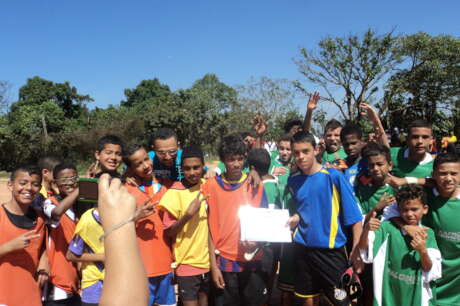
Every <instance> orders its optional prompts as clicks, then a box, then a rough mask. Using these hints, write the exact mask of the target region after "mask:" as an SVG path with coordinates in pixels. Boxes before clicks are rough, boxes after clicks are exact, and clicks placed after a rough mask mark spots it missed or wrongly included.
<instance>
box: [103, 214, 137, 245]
mask: <svg viewBox="0 0 460 306" xmlns="http://www.w3.org/2000/svg"><path fill="white" fill-rule="evenodd" d="M136 216H137V213H134V215H132V216H131V217H129V219H127V220H126V221H123V222H121V223H120V224H117V225H115V226H114V227H112V228H111V229H109V230H108V231H106V232H105V233H104V235H102V236H101V237H100V238H99V241H103V240H104V239H105V238H106V237H107V236H108V235H109V234H110V233H112V232H114V231H116V230H117V229H119V228H121V227H123V226H124V225H126V224H128V223H129V222H132V221H134V219H135V218H136Z"/></svg>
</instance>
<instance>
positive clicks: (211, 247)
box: [208, 234, 217, 269]
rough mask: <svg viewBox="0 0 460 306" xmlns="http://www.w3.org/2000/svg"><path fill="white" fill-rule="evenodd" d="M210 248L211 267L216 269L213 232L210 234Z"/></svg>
mask: <svg viewBox="0 0 460 306" xmlns="http://www.w3.org/2000/svg"><path fill="white" fill-rule="evenodd" d="M208 249H209V261H210V264H211V268H212V269H215V268H217V260H216V249H215V247H214V242H213V241H212V238H211V234H208Z"/></svg>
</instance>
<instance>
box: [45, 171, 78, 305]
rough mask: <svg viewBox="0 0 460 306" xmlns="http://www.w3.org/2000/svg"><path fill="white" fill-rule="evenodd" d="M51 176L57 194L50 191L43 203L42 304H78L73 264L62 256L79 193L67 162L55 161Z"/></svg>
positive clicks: (67, 243) (73, 227)
mask: <svg viewBox="0 0 460 306" xmlns="http://www.w3.org/2000/svg"><path fill="white" fill-rule="evenodd" d="M53 179H54V181H55V182H56V185H57V187H58V189H59V195H53V196H51V197H49V198H48V199H46V200H45V202H44V203H43V212H44V214H45V216H46V217H47V218H48V220H49V223H50V228H49V230H50V234H49V239H48V243H47V248H46V249H47V253H48V259H49V263H50V271H51V273H50V283H51V287H50V288H49V292H47V296H46V300H47V302H46V305H56V304H59V305H79V303H80V296H79V294H78V292H79V285H78V281H79V279H78V273H77V267H76V265H75V264H74V263H72V262H70V261H68V260H67V258H66V253H67V249H68V248H69V244H70V242H71V240H72V236H73V234H74V232H75V225H76V216H75V212H74V210H73V209H72V206H73V205H74V204H75V202H76V200H77V198H78V195H79V189H78V172H77V168H76V167H75V166H74V165H73V164H70V163H62V164H58V165H57V166H56V167H54V170H53Z"/></svg>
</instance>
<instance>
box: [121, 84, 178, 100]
mask: <svg viewBox="0 0 460 306" xmlns="http://www.w3.org/2000/svg"><path fill="white" fill-rule="evenodd" d="M170 95H171V90H170V89H169V86H168V85H164V84H161V83H160V80H159V79H157V78H155V79H151V80H143V81H141V82H140V83H139V85H137V86H136V88H134V89H125V96H126V100H124V101H121V106H124V107H134V106H142V105H146V104H159V103H158V102H159V101H165V100H167V99H168V98H169V97H170Z"/></svg>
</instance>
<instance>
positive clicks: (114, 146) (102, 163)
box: [87, 135, 124, 178]
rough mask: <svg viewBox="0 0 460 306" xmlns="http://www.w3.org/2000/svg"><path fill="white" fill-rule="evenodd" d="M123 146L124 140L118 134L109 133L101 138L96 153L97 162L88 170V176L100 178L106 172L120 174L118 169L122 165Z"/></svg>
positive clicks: (112, 174) (113, 174)
mask: <svg viewBox="0 0 460 306" xmlns="http://www.w3.org/2000/svg"><path fill="white" fill-rule="evenodd" d="M123 147H124V144H123V141H122V140H121V139H120V138H118V137H117V136H114V135H107V136H104V137H102V138H100V139H99V140H98V141H97V148H96V152H95V153H94V157H95V158H96V162H95V163H94V164H93V165H92V166H91V167H90V169H89V170H88V172H87V176H88V177H95V178H98V177H99V176H100V175H101V174H102V173H104V172H108V173H110V174H111V176H114V177H117V176H119V174H118V173H117V170H118V168H119V167H120V165H121V159H122V152H123Z"/></svg>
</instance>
